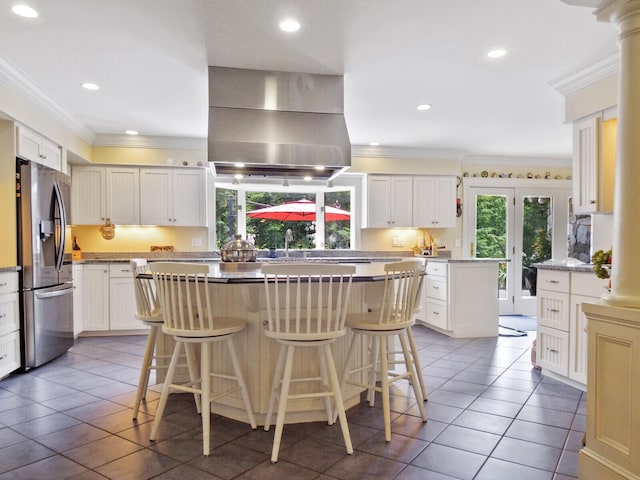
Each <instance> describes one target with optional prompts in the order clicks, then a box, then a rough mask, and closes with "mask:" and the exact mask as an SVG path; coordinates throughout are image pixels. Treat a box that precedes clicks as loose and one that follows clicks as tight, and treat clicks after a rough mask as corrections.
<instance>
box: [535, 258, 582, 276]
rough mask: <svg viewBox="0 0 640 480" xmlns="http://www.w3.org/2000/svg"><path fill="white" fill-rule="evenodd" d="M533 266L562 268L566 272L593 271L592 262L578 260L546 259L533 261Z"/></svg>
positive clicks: (550, 268)
mask: <svg viewBox="0 0 640 480" xmlns="http://www.w3.org/2000/svg"><path fill="white" fill-rule="evenodd" d="M533 266H534V267H536V268H538V269H543V270H564V271H566V272H590V273H593V264H591V263H582V262H580V261H579V260H573V259H567V260H546V261H544V262H541V263H534V264H533Z"/></svg>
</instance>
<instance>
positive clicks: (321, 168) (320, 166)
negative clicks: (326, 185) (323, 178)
mask: <svg viewBox="0 0 640 480" xmlns="http://www.w3.org/2000/svg"><path fill="white" fill-rule="evenodd" d="M313 168H315V169H316V170H318V171H319V172H321V171H322V170H324V165H316V166H315V167H313Z"/></svg>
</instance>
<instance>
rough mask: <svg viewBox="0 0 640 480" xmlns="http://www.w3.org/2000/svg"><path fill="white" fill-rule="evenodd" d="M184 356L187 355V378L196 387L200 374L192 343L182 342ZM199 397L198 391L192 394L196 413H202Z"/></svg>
mask: <svg viewBox="0 0 640 480" xmlns="http://www.w3.org/2000/svg"><path fill="white" fill-rule="evenodd" d="M184 350H185V356H186V357H187V369H188V370H189V380H190V381H191V386H192V387H193V388H196V385H198V378H199V376H200V374H199V372H198V369H197V368H196V366H197V365H198V359H197V356H196V354H195V352H194V351H193V345H191V344H190V343H185V344H184ZM200 397H201V395H200V394H198V393H194V394H193V398H194V400H195V401H196V411H197V412H198V413H202V407H201V405H200Z"/></svg>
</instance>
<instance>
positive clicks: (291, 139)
mask: <svg viewBox="0 0 640 480" xmlns="http://www.w3.org/2000/svg"><path fill="white" fill-rule="evenodd" d="M343 105H344V82H343V77H342V76H340V75H321V74H310V73H298V72H277V71H264V70H248V69H240V68H226V67H213V66H210V67H209V137H208V153H209V161H210V162H213V165H214V168H215V172H216V175H218V176H226V175H236V174H241V175H243V176H253V177H260V176H262V177H285V178H291V177H302V176H304V175H310V176H312V177H313V178H331V177H332V176H334V175H335V174H336V173H337V172H339V171H342V170H344V169H345V167H347V168H348V167H349V166H351V143H350V141H349V134H348V132H347V125H346V122H345V119H344V108H343ZM238 165H244V166H238ZM320 168H323V169H320Z"/></svg>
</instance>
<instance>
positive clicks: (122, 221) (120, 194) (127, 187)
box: [105, 167, 140, 225]
mask: <svg viewBox="0 0 640 480" xmlns="http://www.w3.org/2000/svg"><path fill="white" fill-rule="evenodd" d="M105 174H106V197H105V202H106V206H107V208H106V212H107V218H109V219H110V220H111V223H113V224H116V225H140V180H139V177H140V169H138V168H132V167H107V168H105Z"/></svg>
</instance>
